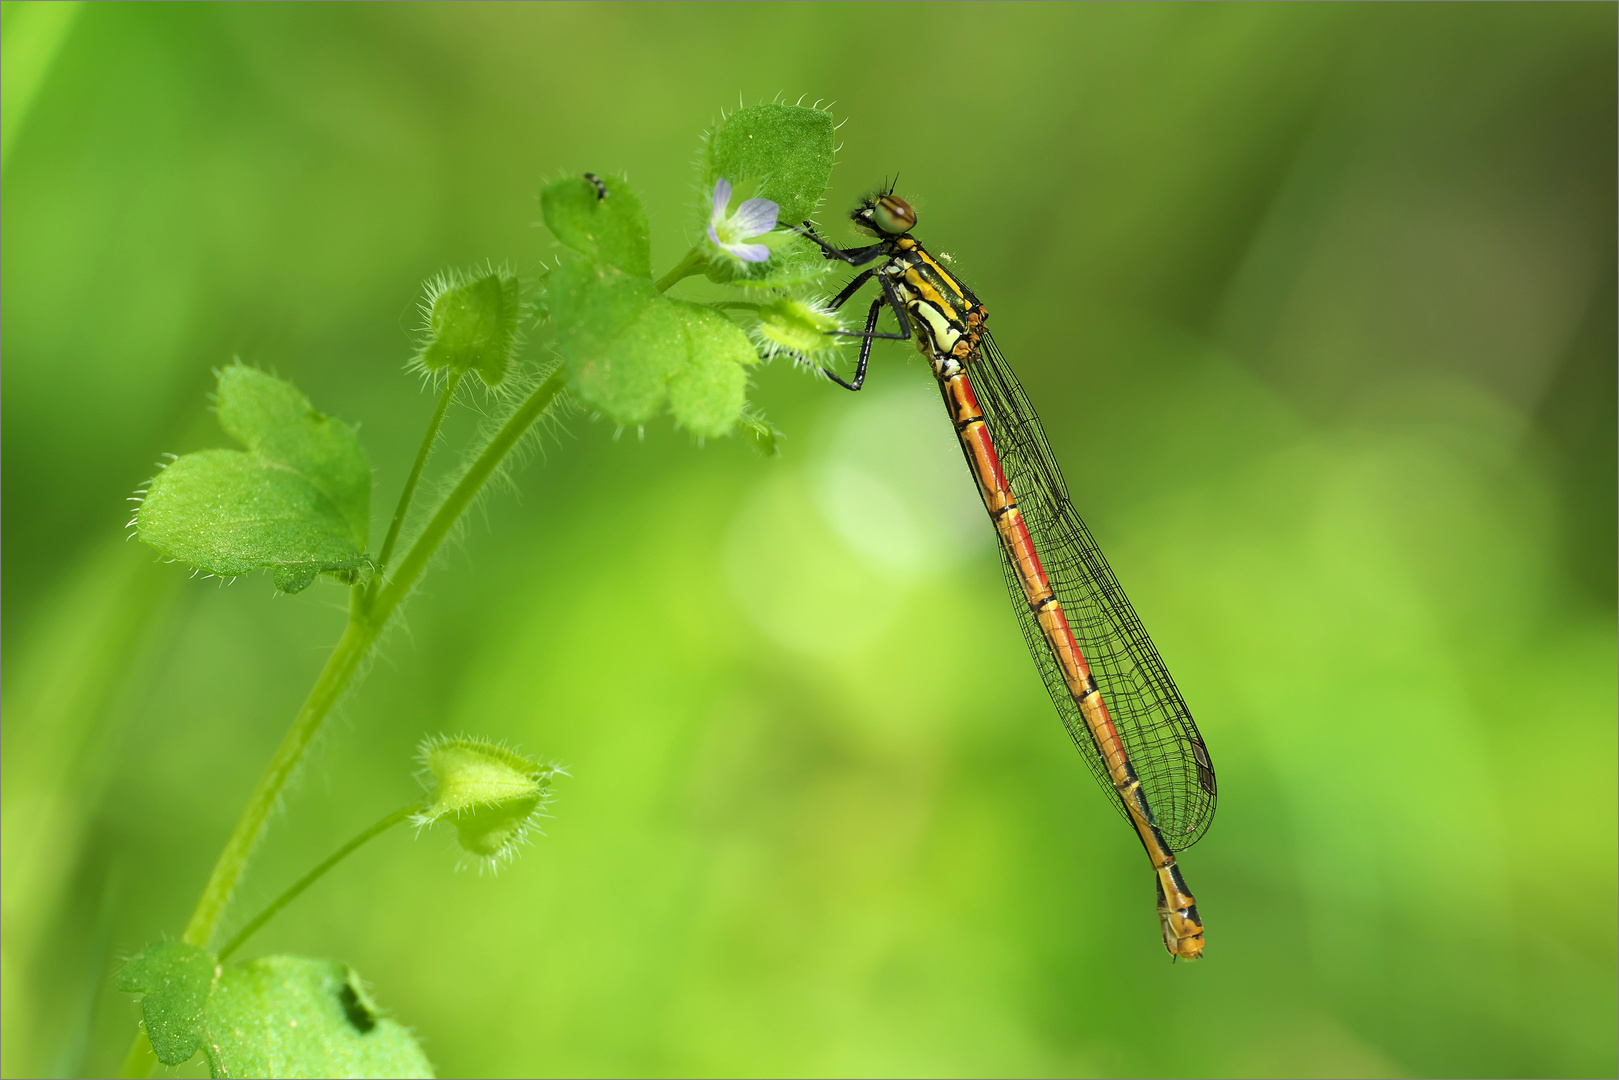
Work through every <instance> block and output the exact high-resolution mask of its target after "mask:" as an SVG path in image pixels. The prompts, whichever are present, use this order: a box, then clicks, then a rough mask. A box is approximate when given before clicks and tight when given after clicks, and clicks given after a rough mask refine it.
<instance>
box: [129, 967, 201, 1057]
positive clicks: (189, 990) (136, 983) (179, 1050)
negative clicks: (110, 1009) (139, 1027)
mask: <svg viewBox="0 0 1619 1080" xmlns="http://www.w3.org/2000/svg"><path fill="white" fill-rule="evenodd" d="M218 967H219V964H218V961H217V960H215V959H214V954H213V953H211V952H207V951H206V950H203V949H199V948H197V947H196V946H195V945H183V944H181V943H180V942H178V941H165V942H163V943H162V944H159V945H148V946H147V947H146V948H144V949H142V950H141V951H140V952H138V953H136V954H135V955H134V956H132V957H130V958H129V962H128V963H126V964H125V965H124V968H123V970H122V971H121V972H119V974H118V989H120V990H122V991H124V992H126V993H130V994H144V995H145V996H144V997H143V998H142V999H141V1020H142V1021H143V1023H144V1024H145V1027H146V1037H147V1038H148V1039H149V1040H151V1043H152V1050H153V1052H154V1053H156V1054H157V1059H158V1060H159V1061H161V1062H162V1063H163V1064H165V1065H179V1064H181V1063H182V1062H185V1061H189V1060H191V1056H192V1055H193V1054H195V1053H196V1052H197V1048H198V1047H199V1046H201V1045H202V1044H203V1042H204V1040H205V1039H206V1038H207V1034H208V1019H207V1015H206V1014H207V1007H208V995H209V992H210V991H212V989H213V986H214V979H215V978H216V977H217V974H218Z"/></svg>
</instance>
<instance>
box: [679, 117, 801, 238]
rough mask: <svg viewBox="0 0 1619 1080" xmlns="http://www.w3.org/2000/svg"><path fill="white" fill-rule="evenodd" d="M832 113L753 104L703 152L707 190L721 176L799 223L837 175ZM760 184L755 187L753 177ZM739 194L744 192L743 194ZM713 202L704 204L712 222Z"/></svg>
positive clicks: (715, 135) (716, 133)
mask: <svg viewBox="0 0 1619 1080" xmlns="http://www.w3.org/2000/svg"><path fill="white" fill-rule="evenodd" d="M832 129H833V124H832V114H831V113H828V112H823V111H822V110H820V109H805V108H801V107H799V106H796V105H751V106H749V107H747V108H745V109H739V110H738V111H736V112H734V113H732V114H731V115H730V116H728V117H726V118H725V119H724V120H722V121H720V125H719V127H717V128H715V129H714V132H713V134H711V135H710V136H709V137H708V145H707V148H706V152H705V153H704V155H703V190H704V191H705V192H709V193H712V192H713V190H714V184H715V182H716V181H717V180H719V178H720V177H722V176H723V177H725V179H727V180H729V181H730V182H731V183H732V185H733V186H734V187H735V188H736V189H737V191H738V192H739V193H740V192H744V191H747V190H753V192H754V194H755V195H756V196H757V197H759V198H763V199H769V200H771V201H772V202H774V203H776V204H777V205H778V206H780V207H781V220H782V221H783V222H785V223H797V222H799V221H802V220H804V219H805V218H807V217H809V216H810V215H811V214H813V213H814V212H815V208H816V206H818V205H819V204H820V201H821V195H822V193H824V192H825V191H826V185H827V182H828V181H829V180H830V179H831V177H832V152H833V140H832ZM750 181H751V182H755V183H756V184H757V188H750V183H749V182H750ZM739 197H742V196H740V195H739ZM710 206H711V204H710V203H704V204H703V205H702V209H703V218H704V221H705V223H706V221H707V216H708V211H709V208H710Z"/></svg>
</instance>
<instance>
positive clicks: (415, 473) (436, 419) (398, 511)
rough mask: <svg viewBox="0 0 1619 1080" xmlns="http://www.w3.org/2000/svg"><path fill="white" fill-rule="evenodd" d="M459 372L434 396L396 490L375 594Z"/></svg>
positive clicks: (442, 420) (377, 573) (459, 380)
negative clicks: (435, 401)
mask: <svg viewBox="0 0 1619 1080" xmlns="http://www.w3.org/2000/svg"><path fill="white" fill-rule="evenodd" d="M464 374H466V373H465V372H462V371H456V372H451V374H450V377H449V380H448V381H446V382H445V384H444V392H443V393H442V394H440V395H439V397H438V407H437V408H435V409H434V410H433V419H431V420H429V421H428V422H427V434H426V435H424V436H422V448H421V449H420V450H418V451H416V464H414V465H412V466H411V467H410V477H409V478H408V479H406V481H405V490H403V491H401V492H400V493H399V505H398V506H397V507H395V509H394V519H393V521H392V522H391V523H389V525H388V535H387V537H386V538H385V539H384V540H383V541H382V551H381V553H380V554H379V555H378V556H377V572H376V575H375V576H374V577H372V579H371V582H372V584H371V591H372V592H373V593H375V591H376V583H377V582H378V581H380V580H381V578H382V574H383V573H384V571H386V570H387V569H388V559H389V557H390V556H392V555H393V553H394V544H396V543H397V542H398V541H399V530H400V529H402V528H403V527H404V525H405V514H406V513H407V512H408V511H409V510H410V501H411V500H412V499H413V498H415V497H416V483H417V481H419V480H420V479H421V478H422V469H423V468H424V467H425V466H426V465H427V459H428V458H429V457H430V456H432V453H433V446H434V444H435V443H436V442H437V441H438V429H439V427H440V426H441V425H442V424H443V423H444V414H445V413H446V412H448V411H449V408H450V401H451V399H453V398H454V397H455V388H456V387H457V386H460V385H461V376H462V375H464Z"/></svg>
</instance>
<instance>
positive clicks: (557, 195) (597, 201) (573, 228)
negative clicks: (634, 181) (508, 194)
mask: <svg viewBox="0 0 1619 1080" xmlns="http://www.w3.org/2000/svg"><path fill="white" fill-rule="evenodd" d="M597 183H599V184H601V185H602V186H601V187H600V188H598V187H597V186H596V184H593V183H591V182H590V181H589V180H587V179H585V178H583V177H580V178H575V179H568V180H558V181H556V182H555V183H554V184H547V185H546V187H545V190H543V191H541V192H540V212H541V213H542V214H543V215H544V216H545V225H546V228H548V229H550V230H551V232H552V234H553V235H554V236H556V238H557V239H558V240H559V241H561V242H562V243H563V244H566V245H567V246H568V247H570V248H572V249H573V250H575V251H577V252H578V253H579V254H581V255H585V256H588V257H589V258H592V259H594V260H596V261H597V262H601V263H606V264H607V265H608V266H615V267H617V268H618V269H620V270H622V271H624V272H625V273H626V274H634V275H636V276H637V277H651V276H652V241H651V235H650V230H649V229H648V227H647V220H646V211H644V210H642V209H641V200H639V199H637V198H636V197H635V192H633V191H631V190H630V185H629V183H628V181H626V180H624V179H623V178H622V177H616V176H609V177H605V178H597ZM603 191H605V192H606V194H605V195H603V194H602V192H603Z"/></svg>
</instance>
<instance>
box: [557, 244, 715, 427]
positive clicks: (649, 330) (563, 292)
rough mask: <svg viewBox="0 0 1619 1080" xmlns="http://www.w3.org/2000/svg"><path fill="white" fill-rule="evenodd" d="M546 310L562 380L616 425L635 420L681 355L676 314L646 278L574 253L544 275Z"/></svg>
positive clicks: (663, 395)
mask: <svg viewBox="0 0 1619 1080" xmlns="http://www.w3.org/2000/svg"><path fill="white" fill-rule="evenodd" d="M549 295H550V303H551V316H552V318H553V319H555V320H556V326H557V349H558V351H560V352H561V353H562V358H563V361H564V362H565V363H566V364H567V365H568V381H569V383H570V384H571V385H572V387H573V389H574V391H575V392H576V393H577V394H578V395H579V397H580V398H581V399H582V400H583V401H585V402H586V403H587V404H589V405H591V406H592V407H594V408H597V409H600V410H601V411H602V412H603V413H604V414H606V415H607V416H608V417H610V418H612V419H613V420H614V421H616V422H618V423H620V424H643V423H645V422H646V421H648V420H650V419H652V418H653V417H654V416H656V415H657V414H658V411H659V410H660V409H662V408H663V404H664V402H665V401H666V400H668V396H669V378H670V376H672V375H673V374H674V373H675V372H677V371H679V370H680V368H681V365H683V364H684V363H685V359H686V345H685V336H684V334H682V332H681V326H680V320H679V319H678V318H677V317H676V316H675V314H674V311H673V310H672V308H671V307H670V304H669V301H668V300H666V299H665V298H664V297H663V296H662V295H661V294H660V293H659V292H658V290H657V289H656V288H654V287H653V285H652V282H651V280H650V279H648V278H643V277H631V276H630V275H628V274H625V273H622V272H620V271H618V270H615V269H614V268H612V267H610V266H603V265H601V264H599V263H593V262H588V261H586V260H583V259H580V260H577V261H574V262H571V263H568V264H566V265H564V266H562V267H561V268H560V269H558V270H557V271H556V273H554V274H552V275H551V288H550V291H549Z"/></svg>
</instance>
